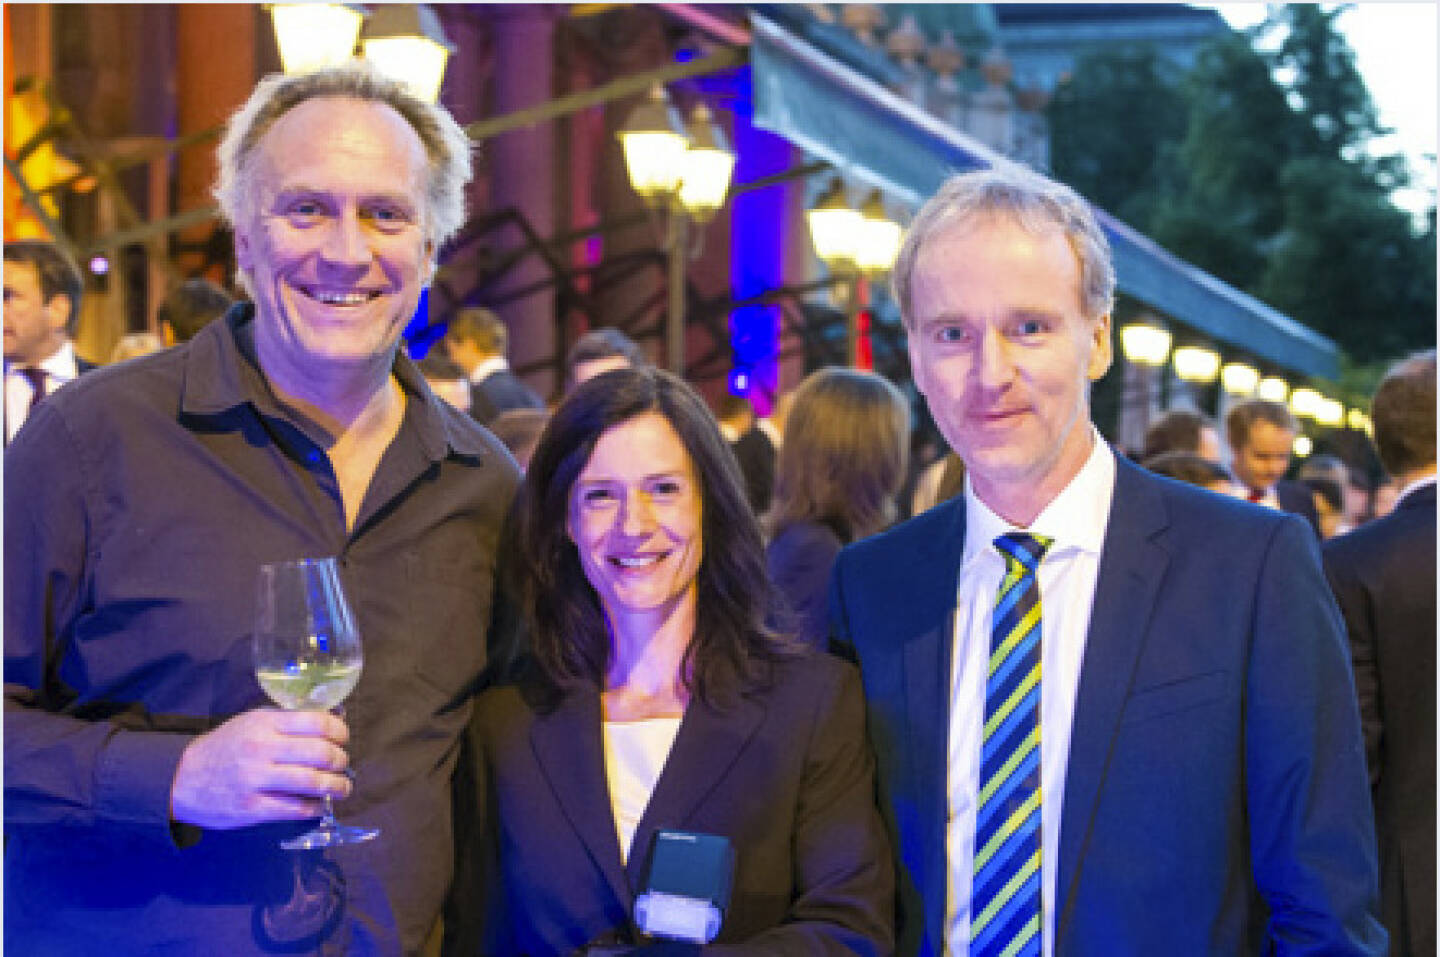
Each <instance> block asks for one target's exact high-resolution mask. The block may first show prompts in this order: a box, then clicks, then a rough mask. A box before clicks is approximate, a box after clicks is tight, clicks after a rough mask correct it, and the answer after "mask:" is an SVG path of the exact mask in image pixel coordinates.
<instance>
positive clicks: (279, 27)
mask: <svg viewBox="0 0 1440 957" xmlns="http://www.w3.org/2000/svg"><path fill="white" fill-rule="evenodd" d="M270 20H271V23H272V24H273V25H274V27H275V42H276V44H277V45H278V46H279V47H280V62H281V65H282V66H283V67H284V68H285V72H286V73H291V74H293V73H308V72H310V71H311V70H318V69H321V68H323V67H327V66H339V65H340V64H342V63H345V62H346V61H348V60H350V59H351V58H352V57H354V55H355V45H356V42H357V41H358V42H359V43H360V46H361V48H362V51H363V54H364V57H365V59H366V60H368V61H370V62H371V63H372V64H374V66H375V68H376V69H377V70H379V71H380V73H382V74H383V75H385V76H388V77H390V78H391V79H392V80H398V81H399V82H401V83H404V84H405V85H406V86H407V87H409V89H410V91H411V92H412V93H414V94H415V95H416V96H417V97H419V98H421V99H423V100H425V101H427V102H430V103H434V102H435V100H436V98H437V97H439V95H440V81H441V79H442V78H443V77H444V76H445V65H446V64H447V63H448V62H449V59H450V54H451V53H453V52H454V50H455V47H454V46H453V45H451V43H450V41H449V40H448V39H447V38H446V36H445V31H444V29H443V28H442V27H441V26H440V18H439V17H437V16H436V15H435V11H434V10H432V9H431V8H430V7H428V6H426V5H425V4H415V3H382V4H376V5H375V7H374V12H373V13H371V14H369V16H368V18H367V16H366V13H365V8H364V7H361V6H359V5H357V4H349V3H277V4H274V5H273V6H271V7H270ZM362 24H363V27H364V29H363V31H362V29H361V27H362Z"/></svg>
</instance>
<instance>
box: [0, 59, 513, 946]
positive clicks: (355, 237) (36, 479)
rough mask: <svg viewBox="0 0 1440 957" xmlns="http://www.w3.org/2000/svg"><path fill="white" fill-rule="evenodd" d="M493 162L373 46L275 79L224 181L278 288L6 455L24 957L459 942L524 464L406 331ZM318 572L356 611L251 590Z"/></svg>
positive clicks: (254, 293) (250, 104)
mask: <svg viewBox="0 0 1440 957" xmlns="http://www.w3.org/2000/svg"><path fill="white" fill-rule="evenodd" d="M469 150H470V146H469V143H468V141H467V140H466V138H465V135H464V132H463V131H462V130H461V129H460V127H459V126H458V125H457V124H456V123H455V121H454V120H453V118H451V117H450V115H449V114H448V113H447V112H446V111H445V110H444V109H443V108H440V107H436V106H432V105H430V104H428V103H424V102H422V101H420V100H417V99H415V98H414V97H413V96H411V95H410V94H409V93H408V92H406V91H405V90H404V88H402V87H401V86H399V85H398V84H395V83H393V82H391V81H388V80H385V79H383V78H381V77H380V76H379V75H378V74H376V73H374V72H373V71H371V70H369V69H368V68H366V67H363V66H360V65H352V66H349V67H345V68H339V69H333V70H326V71H321V72H317V73H312V74H307V75H302V76H290V77H280V76H275V77H270V78H267V79H265V80H263V81H261V83H260V84H259V85H258V86H257V87H256V90H255V92H254V93H253V94H252V95H251V97H250V99H249V100H248V101H247V102H246V104H245V105H243V106H242V107H241V108H240V110H239V111H238V112H237V113H236V114H235V116H234V117H233V118H232V119H231V122H230V127H229V130H228V131H227V133H226V136H225V138H224V141H223V142H222V144H221V146H220V149H219V167H220V177H219V184H218V186H217V188H216V196H217V198H218V199H219V200H220V205H221V209H222V211H223V213H224V214H225V216H226V218H227V219H228V220H229V222H230V224H231V226H232V227H233V229H234V233H235V249H236V259H237V262H238V264H239V266H240V269H241V277H242V281H243V283H244V285H245V286H246V288H247V290H248V292H249V293H250V297H251V299H252V300H253V302H250V303H242V304H239V305H237V306H236V307H234V308H233V309H232V310H231V311H230V312H229V313H228V314H227V315H226V317H225V319H224V320H223V321H220V322H216V323H212V324H211V325H210V326H208V327H206V328H205V329H204V330H203V331H202V332H201V333H200V334H199V335H197V336H196V337H195V339H194V340H192V341H191V342H190V343H187V344H185V345H183V346H180V347H178V348H176V349H172V350H169V351H167V352H164V353H160V354H158V355H155V356H151V357H147V358H145V359H142V360H137V361H135V362H130V363H125V364H124V365H123V366H119V367H116V368H114V369H113V370H104V371H102V372H99V373H97V374H96V375H95V377H94V379H95V381H94V382H86V383H79V384H77V388H76V389H75V391H74V392H73V393H69V394H65V395H57V396H56V397H55V400H54V401H51V402H47V403H46V404H45V406H42V407H40V409H39V410H37V415H36V417H35V420H34V421H33V422H32V423H30V425H29V426H28V427H27V428H26V430H25V434H24V435H23V436H22V437H21V438H20V440H18V441H17V442H16V443H14V444H13V445H11V446H10V447H9V449H8V450H7V452H6V458H5V470H4V471H5V525H6V535H5V573H4V574H5V577H4V584H5V724H4V753H5V756H4V772H5V832H6V836H7V841H8V846H7V848H6V854H5V878H6V880H5V907H6V921H5V932H4V933H5V944H6V946H7V947H10V948H13V949H14V951H15V952H16V953H91V952H100V951H102V950H112V951H113V950H114V949H115V948H116V947H117V946H118V947H120V948H121V949H122V950H124V951H125V952H133V953H156V952H164V953H174V954H227V955H231V954H252V953H255V954H260V953H275V952H289V953H295V952H306V953H324V954H332V953H333V954H351V953H359V954H371V953H375V954H392V953H424V952H426V951H427V950H428V949H429V948H431V947H433V946H434V945H435V943H436V941H438V939H439V938H438V933H437V926H436V925H437V921H438V918H439V915H440V912H441V908H442V905H443V904H444V903H445V899H446V895H447V892H448V891H449V887H450V884H451V872H452V866H453V856H454V852H453V842H452V836H451V835H452V828H454V827H456V826H460V825H461V824H462V823H463V822H462V821H461V820H457V815H459V814H468V813H472V812H471V808H473V807H475V806H476V801H475V800H474V797H473V795H470V794H464V793H461V792H462V791H463V790H464V788H463V787H462V786H461V782H457V781H456V780H455V775H454V769H455V765H456V756H457V754H458V753H459V749H460V740H461V736H462V735H463V734H464V733H465V728H466V725H467V723H468V719H469V715H470V711H471V699H472V697H473V695H474V692H475V690H476V686H477V684H478V679H479V674H480V671H481V670H482V668H483V667H484V664H485V648H486V642H487V629H488V628H489V626H490V623H491V621H492V618H493V610H492V598H493V582H494V579H495V563H496V554H495V552H496V541H497V539H498V537H499V529H500V525H501V522H502V519H503V516H504V514H505V511H506V510H507V509H508V507H509V504H510V501H511V499H512V497H513V493H514V490H515V485H516V481H517V475H516V470H515V467H514V464H513V462H512V461H511V459H510V458H509V456H508V455H507V454H506V453H505V452H504V450H503V448H502V447H501V446H500V444H499V443H498V442H497V441H496V440H495V439H494V437H493V436H491V435H490V434H489V433H488V432H485V431H484V430H483V429H481V428H480V427H479V426H477V425H475V424H474V423H473V422H472V421H471V420H470V419H469V418H468V417H467V416H464V415H462V414H460V413H457V412H455V411H453V410H451V409H450V408H449V407H448V406H446V405H445V404H444V403H443V402H440V401H439V400H437V399H436V398H435V396H434V395H433V394H432V393H431V392H430V390H429V389H428V388H427V387H426V386H425V384H424V381H423V379H422V378H421V376H420V375H419V373H418V371H417V370H416V368H415V366H414V365H413V364H412V363H411V362H410V361H409V360H408V359H407V358H406V357H405V356H404V355H403V353H401V351H400V350H399V348H398V345H399V341H400V333H401V331H402V329H403V328H404V326H405V324H406V323H407V322H408V321H409V319H410V317H411V316H412V315H413V314H414V312H415V309H416V306H417V303H418V301H419V298H420V293H421V290H422V288H423V286H424V285H425V284H426V283H427V282H428V281H429V280H430V278H431V276H432V274H433V271H434V267H435V256H436V252H437V250H438V248H439V246H440V244H441V243H443V242H444V241H445V240H446V239H447V238H448V237H449V236H450V235H452V234H453V233H454V232H455V230H456V229H457V228H458V227H459V226H460V224H461V223H462V222H463V220H464V198H463V189H464V185H465V183H466V181H467V180H468V179H469V176H470V156H469ZM305 559H318V560H321V561H319V562H316V563H312V564H313V565H315V566H316V567H321V568H324V569H328V570H327V571H325V572H324V573H323V574H322V575H320V576H319V578H316V579H314V580H316V581H318V580H321V579H325V580H327V581H329V583H330V584H329V585H327V586H326V588H328V589H331V590H333V592H334V593H335V595H337V596H338V595H340V594H341V592H342V590H343V593H344V595H345V596H348V602H347V601H346V599H345V598H339V599H338V603H336V602H331V603H330V604H329V605H328V606H327V607H328V608H329V611H327V612H326V615H330V616H331V617H333V618H334V619H336V621H339V623H340V624H341V625H343V626H344V627H331V624H327V625H325V627H323V628H322V627H320V626H319V625H317V624H316V622H317V621H318V620H319V618H318V617H317V616H316V615H315V614H313V613H312V616H311V617H310V618H308V619H304V618H302V624H300V625H294V624H293V623H290V622H285V623H278V622H279V619H278V618H277V609H278V608H280V607H281V606H282V605H284V602H283V601H282V600H281V599H279V598H277V597H276V596H278V595H281V594H282V592H283V589H282V587H281V586H280V585H279V584H275V583H273V582H272V583H271V584H270V585H269V586H265V585H262V586H261V587H260V588H259V589H258V591H259V595H260V597H259V598H258V600H257V584H256V583H257V579H260V580H261V581H262V582H263V581H265V580H266V579H265V576H262V574H261V569H262V567H264V568H267V569H274V568H277V567H284V563H292V565H293V563H296V562H298V561H300V560H305ZM266 575H267V576H271V577H273V575H274V573H273V572H267V573H266ZM324 590H325V589H318V590H317V589H316V588H311V589H310V597H311V598H314V597H315V595H316V594H319V592H320V591H324ZM337 609H338V610H337ZM312 612H313V609H312ZM352 613H353V614H352ZM267 616H268V617H267ZM340 619H344V620H343V621H340ZM327 621H329V619H327ZM332 624H333V623H332ZM282 635H283V636H285V637H286V638H287V640H288V639H296V640H298V642H299V646H298V647H299V649H300V650H298V651H296V650H295V648H294V647H290V648H280V647H279V645H278V644H277V643H276V641H271V640H270V639H276V637H277V636H282ZM267 642H268V643H267ZM361 647H363V668H362V667H361V656H360V649H361ZM277 649H278V650H277ZM322 672H323V673H324V674H325V675H328V679H327V680H329V681H332V684H328V685H322V684H321V683H320V677H321V675H322ZM357 676H358V677H357ZM302 685H303V687H302ZM262 686H263V690H262ZM352 687H353V691H351V690H350V689H351V688H352ZM331 691H333V692H334V693H333V694H331V693H330V692H331ZM347 692H348V696H347ZM267 693H268V694H269V695H271V696H272V697H273V699H274V701H275V702H277V703H279V704H281V705H283V706H284V707H274V706H271V702H270V700H269V699H267ZM341 699H344V702H345V711H344V713H343V716H342V715H341V714H340V713H338V712H332V711H331V710H328V709H329V708H331V707H333V706H334V705H336V704H338V703H339V701H340V700H341ZM332 800H333V802H334V803H333V806H334V811H335V813H336V815H337V816H338V818H339V822H338V823H336V822H335V821H333V820H331V819H330V815H329V806H330V802H331V801H332ZM322 812H324V816H325V819H324V820H322V821H321V822H320V823H319V828H318V831H314V830H312V828H315V827H316V825H317V822H316V819H317V818H321V816H322ZM316 833H320V834H321V835H322V836H321V837H319V838H316V837H315V836H314V835H315V834H316ZM327 833H328V835H329V836H328V837H327V836H325V834H327ZM337 835H344V836H341V837H337ZM282 845H284V846H283V847H282Z"/></svg>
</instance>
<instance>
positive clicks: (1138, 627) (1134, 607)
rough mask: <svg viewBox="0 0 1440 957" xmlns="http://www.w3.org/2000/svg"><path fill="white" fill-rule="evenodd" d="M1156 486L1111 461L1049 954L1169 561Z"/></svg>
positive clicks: (1066, 914)
mask: <svg viewBox="0 0 1440 957" xmlns="http://www.w3.org/2000/svg"><path fill="white" fill-rule="evenodd" d="M1156 481H1157V480H1154V479H1151V478H1150V477H1149V476H1147V475H1146V474H1145V473H1143V472H1141V470H1140V469H1139V468H1138V467H1137V466H1134V465H1131V464H1130V463H1129V462H1127V461H1125V460H1124V459H1122V458H1119V457H1118V456H1117V462H1116V474H1115V495H1114V499H1113V501H1112V503H1111V506H1110V521H1109V525H1108V527H1107V530H1106V533H1105V544H1104V550H1103V551H1102V553H1101V555H1100V570H1099V577H1098V580H1097V582H1096V586H1095V603H1094V608H1093V610H1092V612H1091V616H1090V630H1089V632H1088V634H1087V637H1086V641H1085V657H1084V661H1083V663H1082V665H1081V669H1080V686H1079V689H1078V690H1077V691H1076V697H1075V718H1074V724H1073V726H1072V728H1071V732H1070V758H1069V763H1068V767H1067V771H1066V777H1065V799H1064V800H1065V804H1064V809H1063V811H1062V814H1061V823H1060V859H1059V871H1058V873H1057V875H1056V895H1055V899H1056V901H1057V903H1058V904H1059V906H1060V919H1059V921H1058V922H1057V925H1056V932H1055V940H1056V943H1057V946H1058V944H1059V942H1060V941H1061V940H1062V939H1063V932H1064V930H1065V927H1066V924H1067V923H1068V921H1069V920H1070V917H1071V910H1072V908H1073V906H1074V903H1075V885H1076V878H1077V872H1078V870H1079V867H1080V861H1081V858H1082V857H1083V856H1084V852H1085V846H1086V843H1087V841H1088V840H1089V837H1090V825H1091V823H1092V821H1093V820H1094V817H1095V807H1096V802H1097V798H1098V796H1099V793H1100V788H1101V787H1102V786H1103V785H1104V781H1105V774H1106V771H1107V769H1108V764H1109V760H1110V754H1111V749H1112V746H1113V744H1114V739H1115V734H1116V731H1117V729H1118V726H1119V722H1120V713H1121V710H1122V709H1123V708H1124V705H1125V698H1126V696H1127V695H1128V694H1129V692H1130V687H1131V682H1132V680H1133V678H1134V673H1135V666H1136V663H1137V662H1138V661H1139V658H1140V652H1141V649H1142V648H1143V647H1144V644H1145V637H1146V635H1147V634H1148V632H1149V627H1150V617H1151V614H1152V613H1153V611H1154V608H1155V600H1156V596H1157V595H1158V593H1159V590H1160V582H1161V580H1162V579H1163V578H1164V576H1165V570H1166V567H1167V566H1168V565H1169V561H1170V559H1169V555H1168V553H1167V552H1166V550H1165V549H1164V547H1162V546H1161V545H1160V544H1159V543H1158V542H1157V541H1155V540H1154V539H1155V538H1156V536H1157V535H1158V534H1159V533H1160V532H1161V531H1162V530H1163V529H1164V528H1165V527H1166V526H1167V525H1168V524H1169V519H1168V516H1167V513H1166V509H1165V504H1164V501H1163V500H1162V499H1161V497H1160V494H1159V491H1158V489H1157V488H1156Z"/></svg>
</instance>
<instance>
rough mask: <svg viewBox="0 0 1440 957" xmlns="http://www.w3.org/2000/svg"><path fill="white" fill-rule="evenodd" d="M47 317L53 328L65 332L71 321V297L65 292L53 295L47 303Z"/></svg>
mask: <svg viewBox="0 0 1440 957" xmlns="http://www.w3.org/2000/svg"><path fill="white" fill-rule="evenodd" d="M45 319H46V321H47V322H48V323H49V325H50V328H51V329H54V330H56V331H58V332H64V331H65V329H66V326H68V325H69V323H70V297H69V296H68V295H66V294H65V293H63V292H57V293H56V294H55V295H53V296H51V297H50V299H49V301H47V302H46V303H45Z"/></svg>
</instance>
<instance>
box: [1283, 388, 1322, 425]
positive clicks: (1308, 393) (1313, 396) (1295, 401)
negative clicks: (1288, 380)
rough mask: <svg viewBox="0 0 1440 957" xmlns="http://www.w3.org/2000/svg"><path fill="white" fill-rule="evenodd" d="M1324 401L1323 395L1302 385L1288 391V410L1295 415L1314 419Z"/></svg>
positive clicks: (1317, 415)
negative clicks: (1292, 390)
mask: <svg viewBox="0 0 1440 957" xmlns="http://www.w3.org/2000/svg"><path fill="white" fill-rule="evenodd" d="M1324 401H1325V398H1324V396H1322V395H1321V394H1320V393H1318V392H1316V391H1315V390H1314V389H1306V388H1303V387H1302V388H1299V389H1296V390H1295V391H1294V392H1292V393H1290V411H1291V412H1292V413H1293V414H1295V415H1296V416H1301V417H1304V418H1307V419H1315V418H1318V417H1319V414H1320V406H1321V403H1323V402H1324Z"/></svg>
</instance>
